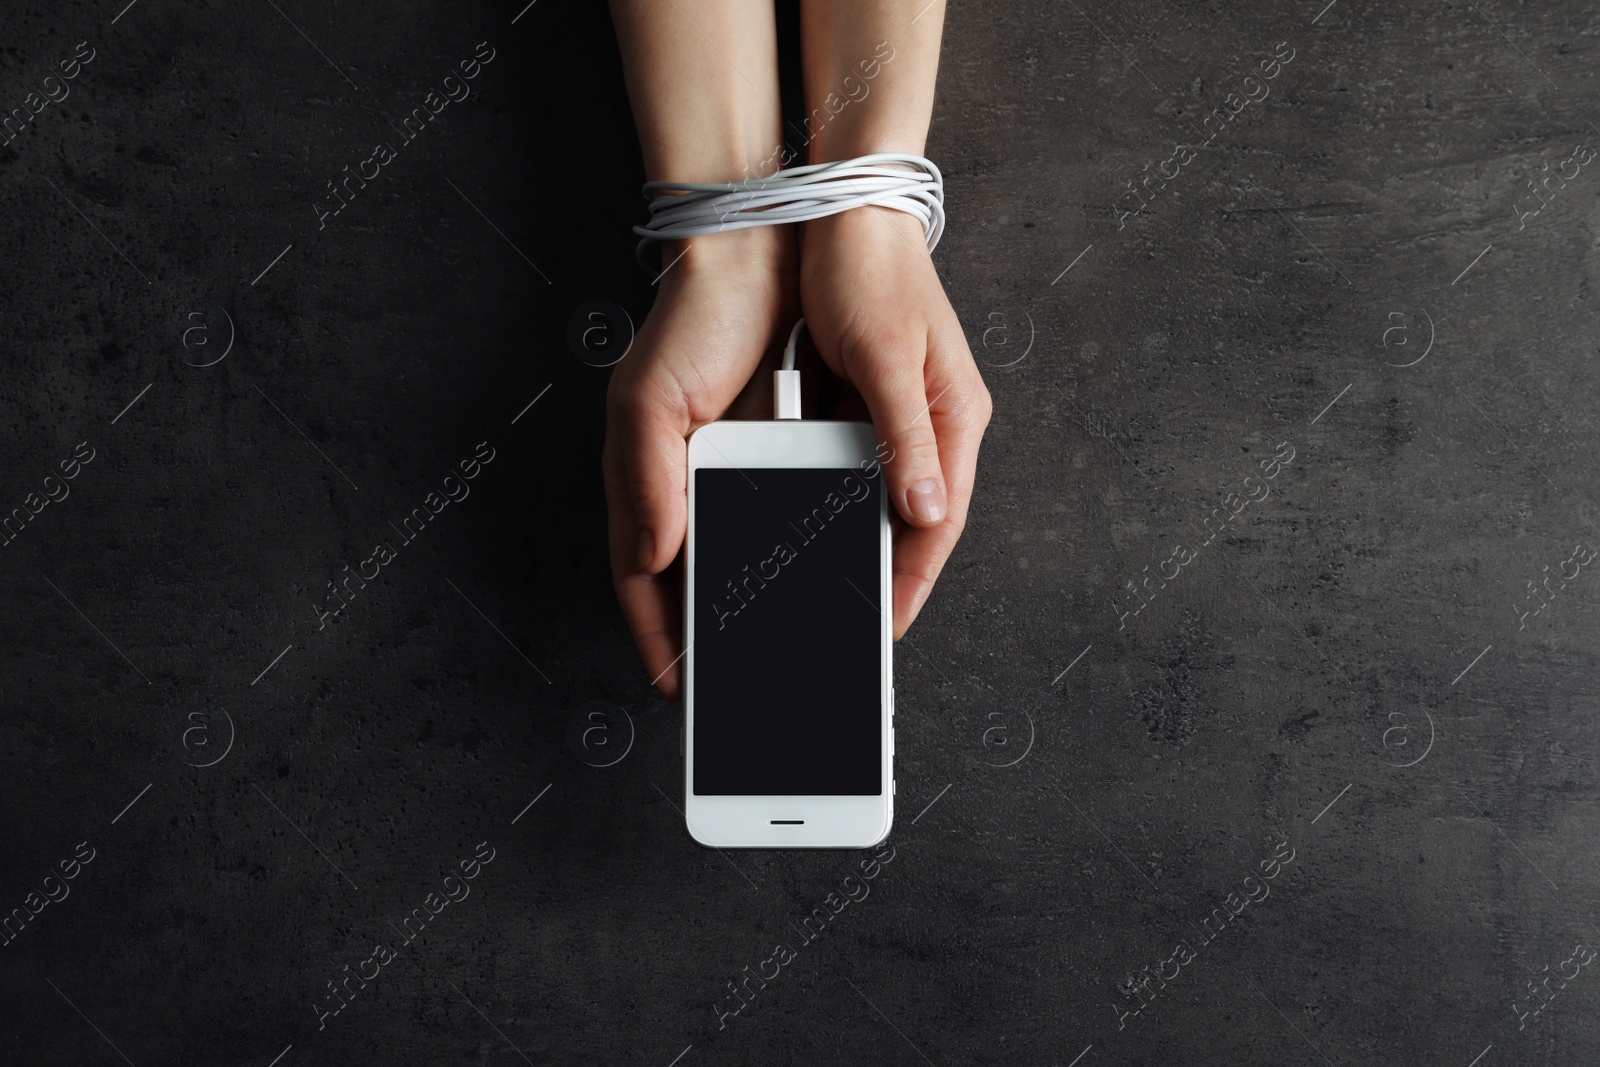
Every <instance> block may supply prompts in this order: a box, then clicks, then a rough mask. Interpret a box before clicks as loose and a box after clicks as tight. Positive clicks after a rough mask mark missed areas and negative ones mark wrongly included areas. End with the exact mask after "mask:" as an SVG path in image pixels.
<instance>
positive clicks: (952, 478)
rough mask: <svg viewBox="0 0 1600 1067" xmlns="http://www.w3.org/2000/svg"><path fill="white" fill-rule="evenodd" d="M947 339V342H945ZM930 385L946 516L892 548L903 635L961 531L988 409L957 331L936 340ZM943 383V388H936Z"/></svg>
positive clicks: (898, 630)
mask: <svg viewBox="0 0 1600 1067" xmlns="http://www.w3.org/2000/svg"><path fill="white" fill-rule="evenodd" d="M947 338H948V340H946V339H947ZM929 365H930V368H931V373H930V375H929V377H930V381H932V382H933V383H934V384H935V385H937V386H938V389H939V393H940V394H941V395H940V397H939V399H938V401H937V402H935V403H934V404H933V405H931V407H930V408H929V415H930V417H931V420H932V423H933V426H934V429H935V432H936V434H937V437H938V442H939V458H940V463H941V466H942V467H943V469H944V473H945V477H946V483H947V485H948V486H949V494H950V515H949V517H948V518H947V519H946V520H945V521H944V522H942V523H940V524H939V525H937V526H933V527H923V528H915V527H913V528H908V529H907V530H905V531H904V532H903V533H902V535H901V536H900V539H899V541H898V543H897V544H896V545H895V555H894V629H895V638H896V639H897V640H898V639H899V638H900V637H902V636H904V634H905V632H906V631H907V630H908V629H910V627H911V624H912V622H913V621H915V619H916V617H917V614H918V613H919V612H920V611H921V610H922V605H923V604H925V603H926V602H927V599H928V595H929V594H930V593H931V592H932V591H933V585H934V583H935V582H936V581H938V578H939V574H940V572H941V571H943V569H944V565H945V562H946V561H947V560H948V559H949V558H950V553H951V552H952V551H953V550H954V549H955V546H956V542H957V541H958V540H960V538H961V534H962V532H963V531H964V530H965V529H966V524H967V509H968V506H969V505H970V503H971V500H972V489H973V484H974V479H975V476H976V473H977V465H978V448H979V445H980V444H981V443H982V441H983V431H984V429H985V427H987V426H988V424H989V416H990V414H991V412H992V410H993V406H992V402H991V400H990V398H989V391H988V389H987V388H985V387H984V384H983V379H982V378H981V376H980V375H979V374H978V371H977V368H976V366H975V365H974V364H973V362H972V355H971V353H970V352H969V351H968V350H967V348H966V342H965V340H964V339H962V338H961V337H960V334H959V332H956V333H953V334H952V333H951V332H949V331H944V332H942V333H940V334H937V335H936V340H935V344H934V348H933V350H932V351H931V352H930V359H929ZM940 383H943V384H940Z"/></svg>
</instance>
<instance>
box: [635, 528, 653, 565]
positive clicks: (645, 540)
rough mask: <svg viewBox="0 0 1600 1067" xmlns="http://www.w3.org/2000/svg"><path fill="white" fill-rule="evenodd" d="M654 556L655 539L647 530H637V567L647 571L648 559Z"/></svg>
mask: <svg viewBox="0 0 1600 1067" xmlns="http://www.w3.org/2000/svg"><path fill="white" fill-rule="evenodd" d="M655 556H656V539H655V537H653V536H652V535H651V533H650V531H649V530H640V531H639V569H640V570H642V571H648V570H649V569H650V561H651V560H653V559H655Z"/></svg>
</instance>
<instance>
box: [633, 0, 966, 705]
mask: <svg viewBox="0 0 1600 1067" xmlns="http://www.w3.org/2000/svg"><path fill="white" fill-rule="evenodd" d="M611 11H612V18H613V21H614V22H615V24H616V29H617V37H618V39H619V42H620V44H621V49H622V58H623V66H624V69H625V71H626V76H627V82H628V94H629V98H630V99H631V101H632V103H633V111H634V118H635V122H636V125H637V126H638V130H639V140H640V146H641V148H642V149H643V153H644V160H645V170H646V173H647V175H648V177H649V178H650V179H652V180H672V181H690V182H694V181H713V182H715V181H730V180H735V179H739V178H745V177H760V176H763V175H766V174H770V173H771V171H772V169H773V167H774V166H776V165H778V163H779V162H781V161H780V160H778V159H775V158H774V149H775V148H776V147H777V146H778V145H780V144H782V143H783V142H784V134H783V130H782V129H781V119H780V109H779V96H778V73H777V34H776V27H775V25H774V21H773V11H772V9H771V7H770V5H767V4H762V3H759V2H752V0H670V2H667V3H663V2H661V0H611ZM943 18H944V5H943V3H942V0H936V2H935V3H934V4H932V5H931V6H927V4H926V0H909V2H901V0H802V6H801V26H802V41H801V46H802V52H803V57H804V58H803V63H804V72H805V92H806V109H807V112H808V114H810V113H812V112H813V109H820V113H819V119H818V121H817V122H815V123H813V124H811V126H810V127H809V129H808V130H807V131H806V132H807V133H808V134H809V135H810V143H809V144H808V145H807V147H806V151H807V152H808V154H809V158H808V159H806V160H804V161H803V162H812V163H820V162H828V161H832V160H837V159H849V158H852V157H854V156H861V155H867V154H869V153H874V152H905V153H911V154H915V155H921V154H922V153H923V150H924V141H925V138H926V136H927V130H928V122H929V119H930V117H931V115H932V110H933V89H934V78H935V74H936V72H937V68H938V57H939V38H940V34H941V32H942V25H943ZM885 43H887V45H888V48H889V49H892V56H893V58H892V59H891V60H890V61H888V62H883V63H881V64H880V65H879V66H878V68H877V73H876V75H875V76H874V77H873V78H872V80H871V83H870V92H869V93H868V94H867V95H866V96H865V97H863V98H861V99H860V100H859V102H855V101H852V102H851V103H850V104H849V105H848V106H845V107H843V108H842V109H840V108H839V107H838V99H839V96H840V95H842V94H844V93H845V92H846V91H847V88H846V87H843V85H844V81H845V79H846V78H847V77H849V76H852V75H854V76H855V78H856V79H858V80H859V79H860V76H861V72H860V71H859V70H858V64H859V63H860V62H861V61H862V60H865V59H871V58H873V57H874V56H875V55H878V56H881V55H884V54H885V52H884V51H883V50H882V46H883V45H884V44H885ZM855 91H856V92H857V93H858V94H859V89H858V90H855ZM830 93H833V94H836V95H835V96H834V99H833V103H834V108H835V109H836V113H834V112H831V111H830V109H829V108H828V107H827V106H826V101H827V98H828V95H829V94H830ZM791 132H792V131H791ZM798 139H799V138H798V137H796V136H791V137H790V139H789V141H790V144H791V145H795V144H797V142H798ZM800 162H802V160H799V159H793V160H790V161H789V165H795V164H798V163H800ZM661 265H662V266H663V267H666V268H667V270H666V272H665V273H664V274H662V275H661V277H660V280H659V282H657V287H658V288H659V289H660V290H661V292H660V294H659V295H658V296H657V297H656V302H655V306H654V307H653V308H652V309H651V311H650V315H649V317H648V318H647V319H646V320H645V322H644V324H643V325H642V326H641V327H640V329H639V332H638V336H637V337H636V338H635V340H634V344H633V348H632V350H631V351H630V352H629V354H628V356H627V358H626V359H624V360H623V361H622V362H621V363H619V364H617V367H616V369H615V371H613V373H612V378H611V384H610V388H609V390H608V392H607V397H606V442H605V450H604V455H603V459H602V466H603V471H604V476H605V485H606V502H607V510H608V512H609V528H610V548H611V566H612V575H613V579H614V582H615V585H616V590H617V597H618V600H619V601H620V603H621V605H622V609H623V614H624V615H625V616H626V617H627V620H628V625H629V628H630V629H631V630H632V632H633V636H634V641H635V643H636V644H637V645H638V647H639V654H640V656H641V657H642V659H643V660H644V665H645V669H646V670H647V671H648V672H649V673H650V676H651V677H652V678H654V679H655V680H656V681H655V684H656V686H657V688H658V689H659V690H660V692H661V694H662V696H664V697H665V698H667V699H669V700H678V699H681V696H682V661H681V658H680V656H681V653H682V652H683V622H682V618H683V607H682V597H681V593H680V590H679V579H678V577H677V575H676V574H675V573H673V572H672V571H670V570H669V568H670V567H671V565H672V563H673V561H674V560H675V559H676V558H677V556H678V554H679V552H680V550H681V549H682V547H683V540H684V535H685V531H686V529H687V521H688V517H687V498H686V495H685V494H686V487H687V479H688V450H687V444H686V442H687V439H688V437H689V435H690V433H692V432H693V431H694V430H695V429H696V428H697V427H699V426H702V425H704V424H706V423H708V422H714V421H716V420H718V419H721V418H747V419H748V418H766V417H770V415H771V403H772V400H771V374H770V372H771V371H772V370H773V369H775V368H776V366H777V355H778V352H779V351H780V350H781V348H782V346H783V342H784V340H785V339H786V338H787V336H788V333H789V329H790V328H791V327H792V326H793V325H794V321H795V319H796V318H797V317H799V316H800V315H801V314H802V311H803V313H804V315H805V318H806V324H807V328H808V332H809V333H810V335H811V338H812V340H813V342H814V343H815V346H816V349H817V352H818V354H819V355H820V356H821V358H822V361H823V363H824V364H825V365H826V367H827V368H828V370H830V371H832V373H833V374H834V375H837V376H838V377H839V378H841V379H843V380H844V381H845V382H847V383H849V385H850V386H852V387H853V388H854V390H855V391H856V392H857V393H859V397H860V400H859V401H855V402H854V403H849V402H847V403H846V404H844V405H842V407H841V410H839V411H837V412H829V413H828V414H829V417H838V418H861V417H870V419H871V421H872V423H873V425H874V427H875V428H876V430H877V434H878V437H879V438H880V440H881V441H882V442H884V447H881V448H880V453H881V454H882V455H883V456H884V457H885V462H884V464H883V475H884V479H885V486H886V488H887V490H888V492H889V496H890V499H891V501H893V507H894V511H895V513H896V515H897V519H896V522H895V527H896V528H895V546H894V564H893V570H894V583H893V584H894V636H895V639H896V640H898V639H899V638H901V637H902V636H904V634H905V632H906V630H907V629H908V628H909V627H910V626H911V624H912V621H913V620H914V619H915V618H916V617H917V613H918V612H919V611H920V610H921V608H922V605H923V604H924V603H925V602H926V601H927V598H928V594H929V593H930V592H931V591H932V589H933V585H934V582H935V581H936V580H937V579H938V577H939V573H940V571H941V570H942V568H943V567H944V564H945V561H946V560H947V559H948V558H949V556H950V553H951V551H952V550H953V549H954V547H955V544H956V541H957V540H958V539H959V538H960V536H961V532H962V530H963V528H964V527H965V525H966V516H967V506H968V503H969V501H970V500H971V496H972V486H973V478H974V475H975V471H976V466H977V459H978V446H979V443H980V441H981V439H982V437H983V431H984V428H985V427H986V426H987V425H988V422H989V415H990V411H991V404H990V399H989V393H988V390H987V389H986V388H985V386H984V384H983V379H982V377H981V376H980V374H979V373H978V369H977V366H976V364H975V363H974V362H973V359H972V353H971V351H970V350H969V349H968V347H967V343H966V340H965V337H964V336H963V333H962V329H961V324H960V322H959V320H958V319H957V317H956V314H955V311H954V310H953V309H952V308H951V306H950V302H949V300H948V299H947V298H946V296H945V293H944V287H943V285H942V284H941V282H940V281H939V276H938V274H937V272H936V271H935V270H934V266H933V260H932V258H931V257H930V256H929V254H928V251H927V246H926V244H925V243H924V241H923V234H922V225H921V223H920V222H918V221H917V220H916V219H914V218H912V217H911V216H909V215H905V214H903V213H901V212H898V211H894V210H891V209H887V208H878V207H870V208H857V209H854V210H851V211H847V212H843V213H841V214H838V215H834V216H831V217H829V218H826V219H821V220H817V221H815V222H808V223H803V224H801V225H800V226H798V227H794V226H768V227H758V228H754V229H747V230H729V231H726V232H722V233H716V234H710V235H707V236H704V237H694V238H689V239H687V240H682V241H670V242H666V243H664V244H663V245H662V246H661ZM816 374H817V371H816V370H815V369H811V370H810V371H809V373H808V377H815V376H816ZM863 402H864V403H863ZM889 457H892V458H889Z"/></svg>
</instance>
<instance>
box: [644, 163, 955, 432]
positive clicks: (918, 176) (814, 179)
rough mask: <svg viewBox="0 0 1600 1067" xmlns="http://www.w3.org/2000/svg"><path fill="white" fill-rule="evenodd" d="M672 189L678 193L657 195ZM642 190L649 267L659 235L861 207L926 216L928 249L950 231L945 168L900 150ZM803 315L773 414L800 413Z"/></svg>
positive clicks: (787, 352) (792, 336)
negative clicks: (798, 356) (797, 358)
mask: <svg viewBox="0 0 1600 1067" xmlns="http://www.w3.org/2000/svg"><path fill="white" fill-rule="evenodd" d="M901 167H912V168H914V169H913V170H910V171H907V170H902V169H898V168H901ZM671 193H676V194H678V195H658V194H671ZM644 195H645V196H647V197H653V199H652V200H651V201H650V221H649V223H648V224H646V225H644V226H635V227H634V228H633V232H634V233H636V234H638V235H639V237H640V238H641V239H640V241H639V248H638V253H637V255H638V259H639V262H640V265H642V266H644V267H645V269H647V270H648V269H649V265H648V264H646V263H645V260H644V255H645V251H646V250H647V249H648V248H649V246H650V245H651V244H653V243H654V242H657V241H669V240H676V239H678V238H682V237H703V236H705V235H707V234H713V233H720V232H722V231H724V230H743V229H749V228H750V227H752V226H781V225H785V224H787V223H791V222H807V221H810V220H812V219H820V218H826V217H827V216H829V215H837V214H838V213H839V212H841V211H850V210H852V209H854V208H858V207H886V208H892V209H893V210H895V211H903V212H905V213H906V214H908V215H911V216H913V217H915V218H916V219H918V220H920V221H921V222H922V230H923V239H924V240H926V241H927V243H928V251H930V252H931V251H933V249H934V247H935V246H937V245H938V243H939V238H940V237H941V236H943V234H944V218H945V216H944V177H943V175H941V174H940V173H939V168H938V167H936V166H934V164H933V162H932V161H931V160H928V159H925V158H923V157H922V156H913V155H907V154H905V153H901V152H879V153H876V154H874V155H869V156H859V157H857V158H855V159H844V160H840V161H838V162H836V163H812V164H809V165H807V166H803V167H789V168H787V169H785V170H780V171H777V172H776V173H774V174H772V175H771V176H770V177H766V178H750V179H747V180H744V181H736V182H665V181H662V182H646V183H645V184H644ZM805 321H806V320H805V319H800V320H799V321H798V322H796V323H795V324H794V329H793V330H792V331H790V333H789V343H788V345H787V346H786V347H785V348H784V350H783V368H782V369H781V370H778V371H775V372H774V373H773V379H772V398H773V417H774V418H779V419H798V418H799V417H800V372H799V371H797V370H795V369H794V350H795V344H796V343H797V342H798V340H799V338H800V327H802V326H804V325H805Z"/></svg>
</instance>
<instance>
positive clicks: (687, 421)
mask: <svg viewBox="0 0 1600 1067" xmlns="http://www.w3.org/2000/svg"><path fill="white" fill-rule="evenodd" d="M686 247H687V248H688V251H687V252H684V249H685V248H686ZM680 252H682V253H683V255H682V258H677V259H676V262H674V259H675V257H678V256H679V253H680ZM661 262H662V263H663V264H671V266H670V267H668V269H667V271H666V273H665V274H664V275H662V277H661V280H660V282H659V284H660V286H661V292H660V294H659V295H658V296H657V297H656V302H655V306H654V307H652V308H651V309H650V315H649V317H648V318H647V319H645V322H644V325H643V326H642V327H640V329H639V333H638V335H637V336H636V337H635V338H634V342H633V347H632V349H631V350H630V351H629V352H628V354H627V356H626V357H624V358H623V360H622V362H620V363H618V364H617V366H616V369H615V370H614V371H612V374H611V384H610V388H609V389H608V390H607V393H606V441H605V450H604V452H603V454H602V458H601V466H602V469H603V471H604V475H605V485H606V508H607V511H608V512H609V517H610V545H611V574H612V580H613V582H614V584H615V586H616V590H617V599H618V600H619V601H620V602H621V604H622V612H623V614H624V615H625V616H626V617H627V619H628V626H629V628H630V629H631V630H632V631H633V639H634V643H635V644H637V645H638V647H639V655H640V657H641V658H642V659H643V660H644V665H645V669H646V670H647V671H649V672H650V675H651V677H652V678H654V679H655V680H656V681H655V684H656V687H657V688H658V689H659V690H660V692H661V695H662V696H663V697H665V698H666V699H668V700H678V699H680V698H681V689H682V687H681V679H682V666H681V664H680V657H681V655H682V653H683V605H682V595H681V592H680V591H679V589H678V583H677V578H676V575H675V574H671V573H664V572H666V571H667V568H668V567H669V566H670V565H671V564H672V562H673V560H674V559H676V558H677V555H678V550H679V549H680V548H681V547H682V546H683V539H684V532H685V530H686V528H687V502H686V497H685V493H686V491H687V488H688V481H687V470H688V445H687V443H686V442H687V439H688V437H689V434H690V433H691V432H692V431H693V430H694V429H695V428H696V427H698V426H702V425H704V424H705V423H708V422H714V421H716V420H717V419H720V418H723V417H724V416H725V415H729V414H731V415H733V416H735V417H743V418H768V417H770V416H771V411H772V386H771V384H770V382H771V379H770V376H768V375H758V374H757V373H756V371H757V368H758V366H760V364H761V363H762V359H763V357H764V356H767V355H768V354H769V353H775V352H776V351H778V350H779V349H781V348H782V345H783V341H784V339H785V338H786V336H787V334H788V330H789V328H790V327H791V326H792V325H793V324H794V320H795V317H796V316H797V315H798V314H799V311H798V308H797V307H796V302H795V299H794V289H795V281H794V277H795V262H794V234H793V232H792V229H791V228H790V227H787V226H784V227H771V226H763V227H757V228H754V229H748V230H731V231H727V232H725V233H718V234H712V235H709V236H706V237H695V238H690V239H689V240H687V241H672V242H667V243H666V244H664V245H663V246H662V255H661ZM769 362H771V361H769ZM775 366H776V363H775V362H774V363H773V367H774V368H775ZM747 387H748V388H747ZM741 394H742V395H741Z"/></svg>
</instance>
